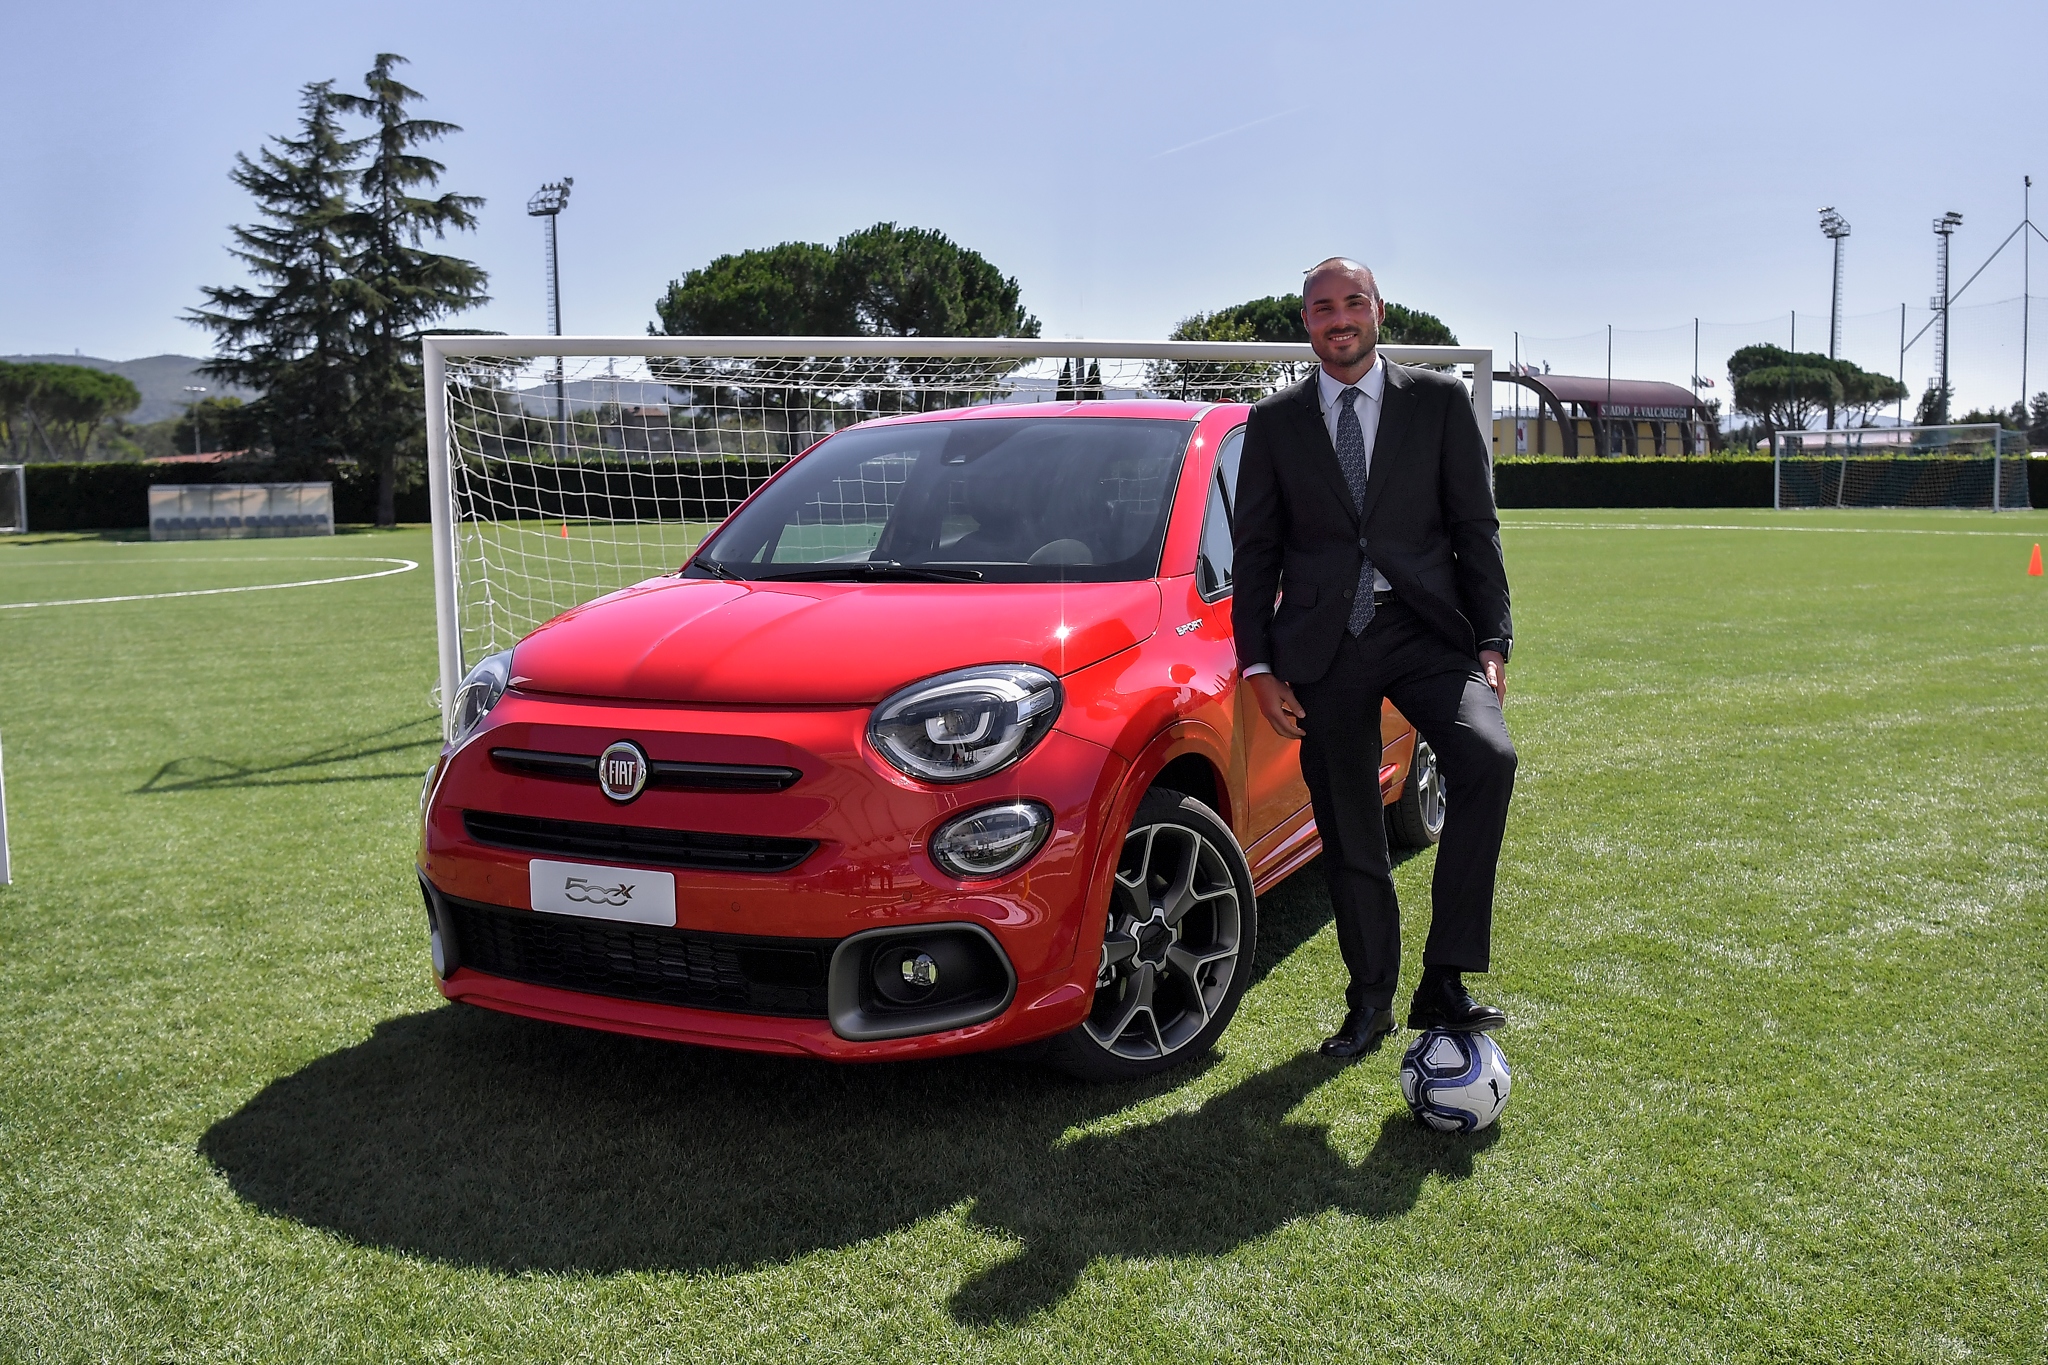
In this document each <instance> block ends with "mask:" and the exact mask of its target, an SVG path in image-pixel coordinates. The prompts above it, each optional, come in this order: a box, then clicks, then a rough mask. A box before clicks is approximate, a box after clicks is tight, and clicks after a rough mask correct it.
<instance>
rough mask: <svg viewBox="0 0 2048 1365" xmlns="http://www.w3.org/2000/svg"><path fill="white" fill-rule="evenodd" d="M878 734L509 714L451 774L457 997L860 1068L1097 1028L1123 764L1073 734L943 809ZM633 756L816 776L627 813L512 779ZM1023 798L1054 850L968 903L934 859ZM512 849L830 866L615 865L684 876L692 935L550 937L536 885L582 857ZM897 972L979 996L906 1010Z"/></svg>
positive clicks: (644, 931)
mask: <svg viewBox="0 0 2048 1365" xmlns="http://www.w3.org/2000/svg"><path fill="white" fill-rule="evenodd" d="M867 714H868V712H867V709H866V708H864V707H859V708H843V709H828V710H813V709H792V708H776V709H774V710H766V709H762V710H754V709H744V710H743V709H735V708H692V707H681V706H661V705H622V704H617V703H594V702H583V701H574V700H563V699H558V698H538V697H530V696H523V695H520V694H516V693H515V694H511V695H508V696H507V697H506V698H505V699H504V700H503V701H501V702H500V703H499V705H498V708H497V709H496V710H495V711H494V712H493V714H492V717H491V720H490V722H489V724H488V725H487V727H486V728H485V729H484V730H482V731H481V732H479V733H478V734H477V735H475V736H473V737H472V738H471V739H470V740H469V741H468V742H467V743H466V744H465V745H464V746H463V747H462V748H461V749H460V750H458V751H456V752H455V753H453V754H451V755H449V756H447V757H446V758H444V760H443V762H442V764H441V765H440V767H439V768H438V769H437V771H436V773H435V775H434V776H433V778H432V779H431V783H430V789H429V799H428V801H427V802H426V805H425V812H424V820H423V829H422V840H421V849H420V863H419V866H420V876H421V882H422V887H423V889H424V890H425V891H426V892H427V895H428V899H429V911H430V914H431V915H432V916H433V917H434V918H435V922H436V926H437V930H438V931H439V932H440V939H441V945H442V947H443V949H444V950H445V951H446V952H447V958H448V960H447V963H446V965H447V967H448V971H447V973H446V975H444V976H443V978H442V979H441V981H440V988H441V991H442V993H443V994H444V995H445V996H447V997H448V998H450V999H454V1000H466V1001H469V1002H470V1003H473V1004H480V1005H485V1006H488V1007H490V1008H494V1009H501V1010H506V1011H508V1012H511V1013H516V1014H524V1015H529V1016H532V1017H536V1018H544V1019H554V1020H558V1021H561V1022H567V1023H574V1024H579V1025H583V1026H587V1027H595V1028H602V1029H610V1030H614V1031H618V1032H625V1033H634V1034H640V1035H643V1036H649V1037H660V1038H670V1039H675V1040H679V1041H687V1042H696V1043H705V1044H710V1045H714V1046H722V1047H733V1048H742V1049H749V1050H756V1051H772V1052H793V1053H803V1054H809V1055H814V1056H820V1057H829V1058H834V1059H840V1060H854V1059H859V1058H874V1059H879V1058H885V1057H897V1056H908V1055H918V1054H931V1053H936V1052H956V1051H972V1050H979V1049H983V1048H995V1047H1005V1046H1010V1045H1013V1044H1017V1043H1023V1042H1027V1041H1030V1040H1032V1039H1036V1038H1041V1037H1044V1036H1047V1035H1049V1034H1052V1033H1057V1032H1061V1031H1063V1030H1065V1029H1068V1028H1071V1027H1073V1026H1075V1025H1076V1024H1078V1023H1079V1022H1080V1020H1081V1019H1082V1017H1083V1016H1084V1015H1085V1013H1086V1011H1087V1008H1088V1003H1089V999H1090V997H1091V995H1092V990H1093V982H1094V976H1095V959H1096V953H1097V949H1098V947H1099V941H1100V935H1101V932H1102V925H1101V924H1100V923H1099V922H1098V921H1099V920H1100V918H1101V917H1100V916H1099V915H1091V914H1089V913H1088V909H1089V907H1090V906H1100V905H1102V904H1106V901H1107V897H1108V890H1109V877H1110V874H1111V873H1112V872H1113V870H1114V868H1113V855H1110V856H1105V855H1106V850H1105V849H1104V847H1103V844H1102V839H1101V836H1100V831H1102V830H1103V829H1105V828H1107V827H1108V818H1109V816H1110V814H1111V806H1112V805H1113V803H1114V801H1115V800H1116V797H1117V788H1118V785H1119V783H1120V781H1121V778H1122V775H1123V771H1124V766H1123V764H1122V762H1121V760H1119V759H1117V758H1116V757H1115V756H1114V755H1112V754H1111V753H1109V751H1107V750H1106V749H1103V748H1102V747H1100V746H1099V745H1096V744H1093V743H1090V742H1088V741H1085V740H1082V739H1079V738H1076V737H1074V736H1072V735H1068V734H1064V733H1062V732H1060V731H1058V730H1055V731H1054V732H1052V733H1051V734H1049V735H1048V736H1047V737H1046V739H1045V740H1044V741H1043V742H1042V743H1041V744H1040V745H1039V746H1038V748H1037V749H1035V750H1034V751H1033V752H1032V753H1030V754H1029V755H1027V756H1026V757H1025V758H1024V759H1023V760H1022V761H1021V762H1019V763H1018V764H1016V765H1014V766H1013V767H1011V768H1010V769H1007V770H1005V771H1004V772H1001V773H998V774H996V775H994V776H993V777H991V778H989V779H985V780H983V781H981V782H975V783H968V784H963V785H962V786H960V787H954V788H936V787H926V786H921V785H918V784H915V783H912V782H910V781H908V780H907V779H904V778H902V777H901V776H900V775H899V774H897V773H896V772H895V771H894V769H892V768H888V767H887V766H886V765H885V764H883V763H882V762H881V761H880V760H879V759H877V758H875V757H874V756H872V755H871V754H870V753H869V752H868V750H867V746H866V740H865V734H864V728H865V724H866V719H867ZM618 739H632V740H633V741H634V742H636V743H638V744H639V745H640V746H641V748H643V749H644V750H645V751H646V752H647V754H648V756H649V758H650V759H651V760H653V761H655V762H657V763H697V764H705V763H711V764H738V765H756V766H762V767H770V766H780V767H784V768H789V769H795V770H796V771H797V772H799V773H800V774H801V776H800V777H799V778H798V779H797V780H796V781H795V782H794V783H793V784H792V785H790V786H789V787H788V788H787V789H786V790H780V791H747V792H736V791H717V792H706V791H691V790H669V789H665V790H654V789H650V790H648V791H645V792H643V793H642V794H641V795H640V796H639V797H638V798H637V799H636V800H635V801H633V802H631V803H629V804H625V805H620V804H616V803H614V802H612V801H610V800H608V799H606V798H605V797H604V796H603V795H602V794H601V793H600V792H599V790H598V788H597V786H596V784H595V782H594V781H584V780H576V779H574V778H568V777H558V776H550V775H541V774H536V773H535V772H534V771H533V770H532V768H531V766H530V765H526V766H519V765H514V764H512V763H509V762H507V761H504V760H503V759H501V758H494V757H493V751H494V750H518V751H524V752H554V753H567V754H586V755H594V754H597V753H599V752H601V751H602V750H603V749H604V748H605V746H606V745H608V744H610V743H612V742H613V741H615V740H618ZM1019 797H1024V798H1029V799H1032V800H1036V801H1040V802H1043V803H1044V804H1045V805H1047V806H1048V807H1050V808H1051V810H1052V811H1053V833H1052V834H1051V836H1050V837H1049V838H1048V839H1047V840H1046V842H1045V845H1044V847H1042V848H1041V849H1040V850H1039V852H1038V853H1037V855H1036V856H1034V857H1033V858H1032V859H1031V860H1030V861H1029V862H1027V863H1026V864H1025V865H1024V866H1023V867H1022V868H1021V869H1019V870H1018V871H1016V872H1014V873H1012V874H1010V875H1008V876H1006V877H1003V878H999V879H995V880H992V881H982V882H963V881H960V880H958V879H955V878H953V877H951V876H950V875H948V874H947V873H945V872H943V871H941V870H940V869H939V868H938V867H937V866H936V865H935V864H934V863H933V862H932V861H931V859H930V858H929V856H927V854H926V852H925V843H926V840H927V839H928V838H929V837H930V835H931V833H932V832H933V830H935V829H936V828H937V827H938V826H939V825H940V824H942V823H943V822H944V821H945V820H947V819H948V818H950V817H952V816H954V815H956V814H958V813H960V812H962V811H965V810H970V809H973V808H975V807H978V806H981V805H985V804H991V803H995V802H998V801H1005V800H1014V799H1017V798H1019ZM478 813H483V814H487V815H492V816H498V817H510V819H509V820H508V819H499V820H495V821H492V820H485V821H479V820H477V819H475V816H476V815H477V814H478ZM466 817H468V818H466ZM508 825H509V826H513V827H517V828H522V829H526V828H542V827H547V828H555V827H560V828H565V829H570V830H587V829H590V828H593V827H598V826H603V827H608V828H611V829H614V830H618V829H620V828H622V827H625V828H629V831H637V830H647V831H652V832H663V831H677V830H686V831H694V832H697V833H701V834H705V835H710V836H715V837H716V839H718V840H722V841H724V843H725V844H728V845H734V846H738V845H739V844H741V843H745V842H746V841H751V842H750V843H746V847H749V848H752V847H754V846H756V845H758V846H760V847H767V848H786V847H797V848H799V849H800V848H801V847H803V846H804V845H806V844H810V845H815V847H814V849H813V851H811V852H809V853H808V854H807V855H805V856H802V857H801V859H800V861H798V862H797V864H796V865H795V866H794V867H792V868H789V869H787V870H782V871H751V870H732V869H733V864H732V863H731V860H730V858H728V860H727V862H726V863H725V864H724V865H721V866H715V867H703V866H695V867H693V866H683V865H677V864H676V863H673V862H671V863H669V864H667V865H666V866H664V865H663V864H661V863H658V862H644V861H638V860H634V859H630V858H628V859H606V860H603V861H604V862H605V864H606V865H623V866H636V867H650V868H659V869H660V870H665V871H669V872H672V873H673V875H674V877H675V889H676V921H675V925H674V927H673V929H671V928H669V927H668V926H666V925H661V926H641V925H630V924H620V923H617V922H614V921H609V920H596V919H583V918H581V917H572V916H562V915H552V914H536V913H534V911H533V909H532V901H531V896H530V892H529V886H530V882H529V873H528V865H529V863H530V862H532V861H533V859H534V858H535V857H536V856H544V857H558V856H561V855H559V854H556V853H552V852H545V851H543V850H540V849H537V848H536V849H522V848H518V847H507V846H505V843H506V842H507V836H505V835H504V834H503V833H502V828H503V827H506V826H508ZM479 830H481V831H482V832H483V834H484V835H485V836H486V837H485V838H479V837H477V836H478V831H479ZM511 842H513V843H516V842H517V839H516V838H515V839H512V840H511ZM637 842H644V841H637ZM635 843H636V841H635V840H632V839H626V840H623V841H621V842H620V846H621V847H629V846H633V845H634V844H635ZM721 846H723V845H721ZM593 861H595V860H593ZM743 861H744V860H743ZM757 861H758V860H757ZM770 861H772V860H770ZM761 865H764V866H765V865H767V864H766V863H763V864H761ZM976 944H982V945H984V946H982V947H977V946H976ZM899 948H900V949H910V948H915V949H917V950H919V951H927V950H928V951H929V952H931V953H936V954H938V956H939V958H940V959H941V960H942V962H943V963H949V964H952V966H951V968H950V970H949V971H948V972H942V973H941V975H940V991H941V992H943V991H944V990H945V988H946V986H947V983H949V982H951V983H953V985H954V986H955V987H958V986H959V985H960V984H961V983H962V982H963V981H964V982H966V983H967V984H968V985H970V986H974V989H971V990H967V991H966V992H965V994H964V995H962V994H961V993H960V991H959V990H957V989H956V990H955V991H954V992H953V998H951V999H948V998H944V997H943V995H941V996H939V997H935V1000H934V1001H925V1002H924V1005H925V1006H929V1008H921V1007H920V1006H919V1002H916V1001H910V1002H904V1001H898V1000H892V999H890V998H888V997H889V996H891V995H893V994H896V993H897V992H895V991H894V990H893V989H892V983H893V981H894V980H895V978H894V977H893V976H892V975H891V972H892V971H893V967H892V966H891V964H889V963H885V962H883V961H881V959H880V958H878V957H876V954H877V953H887V952H890V951H894V950H896V949H899ZM948 954H951V956H948ZM963 954H964V956H963ZM806 962H808V963H809V964H810V965H809V966H808V967H806V966H805V963H806ZM885 968H888V969H889V970H885ZM977 983H978V984H977ZM949 1011H950V1012H949Z"/></svg>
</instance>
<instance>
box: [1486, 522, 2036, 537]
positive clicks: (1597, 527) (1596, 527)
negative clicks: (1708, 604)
mask: <svg viewBox="0 0 2048 1365" xmlns="http://www.w3.org/2000/svg"><path fill="white" fill-rule="evenodd" d="M1500 526H1501V529H1502V530H1503V531H1515V530H1520V529H1522V528H1524V527H1527V528H1528V529H1530V530H1536V531H1778V532H1784V531H1804V532H1809V533H1813V534H1819V535H1831V536H1994V537H1998V538H2000V539H2004V538H2006V537H2012V538H2013V539H2016V540H2025V539H2027V538H2028V537H2029V536H2032V535H2036V534H2038V532H2037V531H1929V530H1923V529H1918V528H1915V527H1911V526H1717V525H1712V524H1709V523H1705V522H1679V521H1509V520H1506V519H1503V520H1502V521H1501V524H1500Z"/></svg>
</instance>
